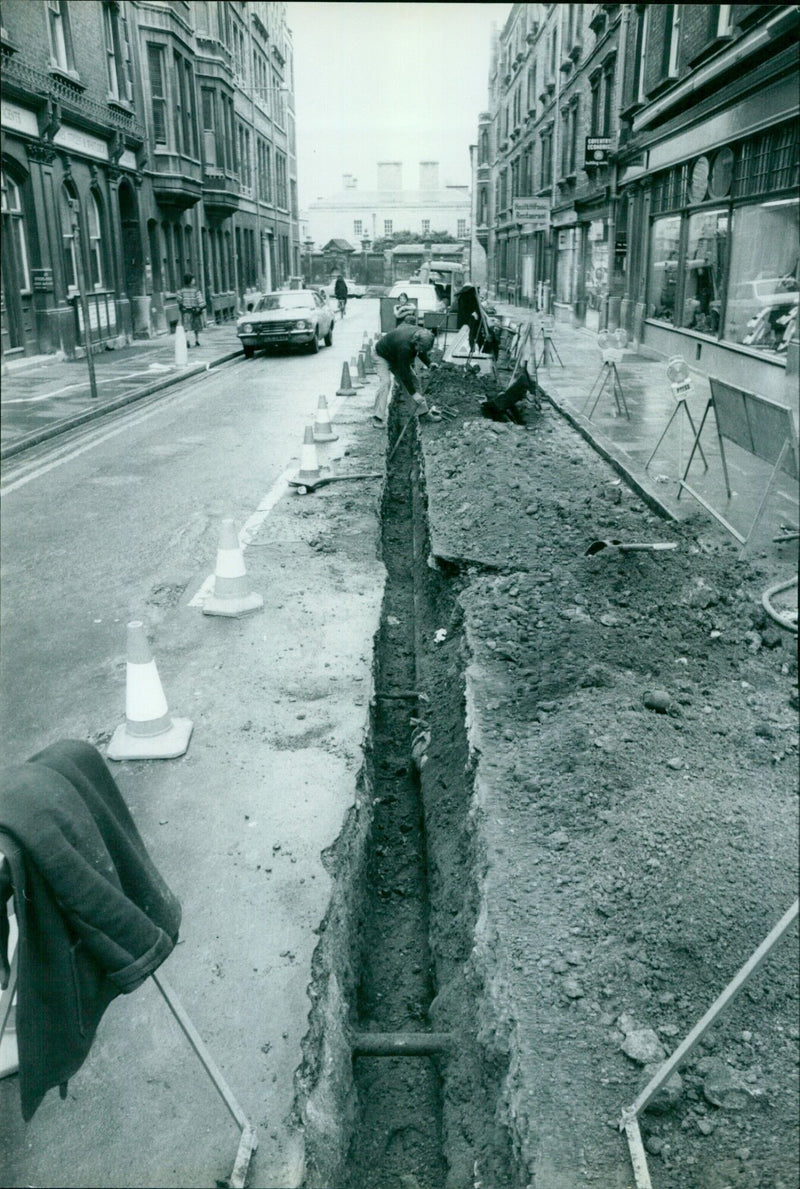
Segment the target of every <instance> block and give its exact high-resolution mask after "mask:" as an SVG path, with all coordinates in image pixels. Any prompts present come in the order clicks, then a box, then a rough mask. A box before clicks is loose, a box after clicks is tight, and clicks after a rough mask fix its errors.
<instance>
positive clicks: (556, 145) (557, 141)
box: [545, 4, 566, 314]
mask: <svg viewBox="0 0 800 1189" xmlns="http://www.w3.org/2000/svg"><path fill="white" fill-rule="evenodd" d="M565 9H566V5H564V4H557V5H556V6H555V20H556V22H557V24H556V96H555V101H554V115H553V141H552V149H551V153H552V170H551V173H552V197H551V200H550V205H551V207H552V205H553V199H554V198H555V196H556V184H557V183H556V170H557V169H560V168H561V166H560V164H559V162H560V161H561V109H560V106H559V105H560V102H561V47H562V34H563V28H564V25H563V20H562V17H563V15H564V12H565ZM558 234H559V233H558V229H557V228H554V227H553V226H552V224H551V226H550V293H549V300H548V301H547V305H546V307H545V308H546V310H547V313H548V314H552V313H553V308H554V304H555V292H556V265H557V256H558Z"/></svg>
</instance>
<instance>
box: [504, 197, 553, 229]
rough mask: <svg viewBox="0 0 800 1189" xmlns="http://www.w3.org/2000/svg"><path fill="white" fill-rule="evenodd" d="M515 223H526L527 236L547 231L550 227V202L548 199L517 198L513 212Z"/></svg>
mask: <svg viewBox="0 0 800 1189" xmlns="http://www.w3.org/2000/svg"><path fill="white" fill-rule="evenodd" d="M512 218H513V220H514V222H515V223H526V224H527V227H526V234H529V235H532V234H534V233H535V232H537V231H547V229H548V228H549V226H550V202H549V201H548V199H546V198H515V199H514V205H513V210H512Z"/></svg>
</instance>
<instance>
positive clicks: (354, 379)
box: [350, 355, 364, 388]
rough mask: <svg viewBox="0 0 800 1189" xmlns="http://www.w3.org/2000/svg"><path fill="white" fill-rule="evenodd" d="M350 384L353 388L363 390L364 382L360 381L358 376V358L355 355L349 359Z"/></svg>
mask: <svg viewBox="0 0 800 1189" xmlns="http://www.w3.org/2000/svg"><path fill="white" fill-rule="evenodd" d="M350 383H351V384H352V385H353V387H354V388H363V387H364V382H363V380H362V379H361V376H360V373H359V370H358V356H357V355H353V356H351V358H350Z"/></svg>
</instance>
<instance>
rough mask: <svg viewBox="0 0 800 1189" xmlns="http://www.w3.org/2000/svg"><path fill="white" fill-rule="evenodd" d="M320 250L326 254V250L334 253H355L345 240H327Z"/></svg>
mask: <svg viewBox="0 0 800 1189" xmlns="http://www.w3.org/2000/svg"><path fill="white" fill-rule="evenodd" d="M322 250H323V252H327V251H328V250H332V251H334V252H355V250H356V249H355V248H354V247H353V245H352V244H349V243H348V242H347V240H346V239H329V240H328V242H327V243H326V245H325V247H324V248H323V249H322Z"/></svg>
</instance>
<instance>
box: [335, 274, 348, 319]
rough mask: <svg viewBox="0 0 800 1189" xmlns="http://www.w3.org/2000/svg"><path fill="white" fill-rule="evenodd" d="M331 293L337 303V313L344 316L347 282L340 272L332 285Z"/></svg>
mask: <svg viewBox="0 0 800 1189" xmlns="http://www.w3.org/2000/svg"><path fill="white" fill-rule="evenodd" d="M333 295H334V297H335V298H336V300H337V301H338V303H339V313H340V314H341V316H342V317H344V311H345V309H346V308H347V282H346V281H345V279H344V277H343V276H342V274H341V273H339V276H338V277H337V278H336V284H335V285H334V287H333Z"/></svg>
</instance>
